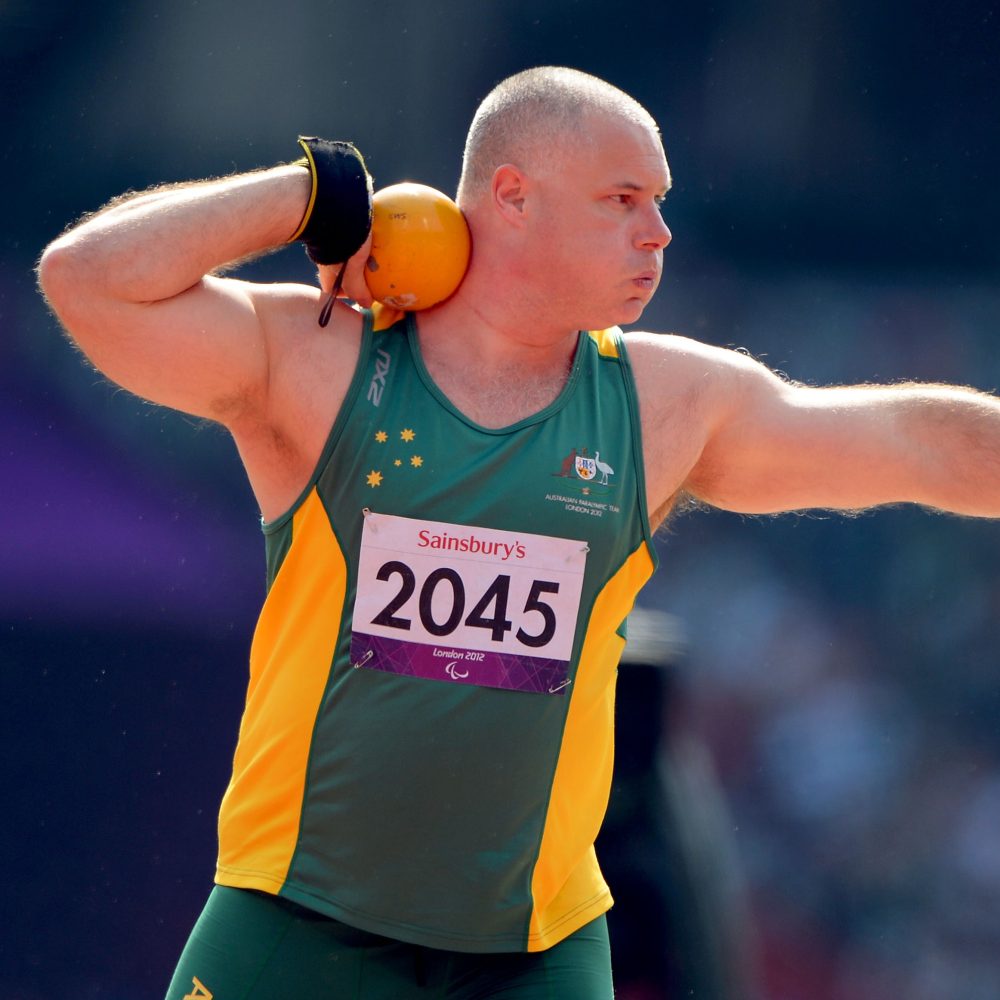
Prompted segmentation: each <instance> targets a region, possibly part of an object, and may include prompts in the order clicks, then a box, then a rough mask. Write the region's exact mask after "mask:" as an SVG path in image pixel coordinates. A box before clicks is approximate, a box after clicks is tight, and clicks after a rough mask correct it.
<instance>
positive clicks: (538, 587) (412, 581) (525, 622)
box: [372, 559, 559, 649]
mask: <svg viewBox="0 0 1000 1000" xmlns="http://www.w3.org/2000/svg"><path fill="white" fill-rule="evenodd" d="M375 576H376V579H378V580H381V581H382V582H384V583H388V582H390V581H394V582H395V583H396V585H397V588H398V589H397V590H396V593H395V594H394V595H393V597H392V598H391V599H390V600H389V602H388V603H387V604H386V605H385V606H384V607H383V608H382V610H381V611H380V612H379V613H378V614H377V615H375V617H374V618H372V624H374V625H381V626H383V627H384V628H392V629H400V630H402V631H409V630H410V629H411V628H412V627H413V619H412V618H406V617H403V616H402V615H400V614H399V613H398V612H400V611H401V610H402V609H403V606H404V605H405V604H406V603H407V602H408V601H409V600H410V598H411V597H412V596H413V595H414V593H417V589H418V586H417V584H418V581H417V575H416V574H415V573H414V572H413V570H412V569H411V568H410V567H409V566H408V565H407V564H406V563H404V562H401V561H399V560H398V559H390V560H389V561H388V562H385V563H383V564H382V565H381V566H380V567H379V569H378V572H377V573H376V574H375ZM510 581H511V578H510V576H509V575H507V574H506V573H500V574H498V575H497V576H496V577H495V578H494V579H493V582H492V583H490V585H489V586H488V587H487V588H486V590H485V592H484V593H483V594H481V595H480V596H479V597H478V599H476V598H475V597H473V598H472V599H471V600H473V601H474V604H473V606H472V609H471V610H470V611H469V612H468V614H466V608H467V606H468V604H469V603H470V598H469V597H468V596H467V594H466V592H465V582H464V581H463V580H462V577H461V575H460V574H459V573H458V572H456V571H455V570H454V569H451V568H450V567H447V566H443V567H440V568H438V569H435V570H432V571H431V572H430V573H428V574H427V576H426V577H425V578H424V580H423V582H422V583H420V586H419V594H418V598H417V615H418V617H419V619H420V624H421V625H422V626H423V628H424V629H425V630H426V631H427V632H428V633H429V634H430V635H433V636H436V637H438V638H441V637H443V636H447V635H451V634H452V633H453V632H454V631H455V630H456V629H457V628H458V627H459V625H466V626H468V627H470V628H481V629H485V630H486V631H487V632H489V634H490V639H491V640H492V641H493V642H498V643H500V642H503V641H504V638H505V636H506V635H507V633H508V632H511V631H513V629H514V627H515V624H517V626H518V627H517V631H516V632H514V637H515V638H516V639H517V641H518V642H520V643H522V644H523V645H525V646H528V647H530V648H532V649H539V648H541V647H542V646H546V645H548V643H549V642H551V640H552V637H553V636H554V635H555V633H556V624H557V623H556V613H555V610H554V608H553V607H552V605H551V604H548V603H546V601H545V600H544V598H545V596H546V595H548V594H558V593H559V584H558V583H556V582H554V581H552V580H532V581H531V586H530V588H529V590H528V594H527V597H526V598H525V600H524V603H523V605H522V606H521V607H520V608H517V607H515V608H514V609H513V613H514V614H515V616H516V617H517V622H516V623H515V621H513V620H512V619H511V618H510V617H509V615H510V614H511V609H510V608H509V605H510V589H511V587H510ZM439 594H440V595H441V596H438V595H439ZM435 599H436V600H435ZM435 605H436V614H437V617H435Z"/></svg>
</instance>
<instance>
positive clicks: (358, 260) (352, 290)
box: [319, 233, 375, 308]
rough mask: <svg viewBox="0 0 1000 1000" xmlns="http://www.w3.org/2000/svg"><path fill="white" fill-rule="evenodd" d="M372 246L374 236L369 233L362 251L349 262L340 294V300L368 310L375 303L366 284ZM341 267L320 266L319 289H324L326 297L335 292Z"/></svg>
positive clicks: (332, 265) (338, 265)
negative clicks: (352, 302) (366, 269)
mask: <svg viewBox="0 0 1000 1000" xmlns="http://www.w3.org/2000/svg"><path fill="white" fill-rule="evenodd" d="M371 246H372V236H371V233H369V234H368V239H366V240H365V242H364V245H363V246H362V247H361V249H360V250H359V251H358V252H357V253H356V254H355V255H354V256H353V257H352V258H351V259H350V260H349V261H348V262H347V270H346V271H345V272H344V281H343V283H342V285H341V288H340V292H339V293H338V297H339V298H346V299H351V300H352V301H354V302H357V303H358V305H359V306H364V307H365V308H368V307H369V306H370V305H371V304H372V303H373V302H374V301H375V300H374V299H373V298H372V293H371V292H370V291H369V290H368V285H367V284H366V282H365V266H366V265H367V263H368V257H369V255H370V254H371ZM340 267H341V265H340V264H320V265H319V287H320V288H322V289H323V294H324V295H329V294H330V292H331V291H332V290H333V285H334V282H335V281H336V279H337V272H338V271H339V270H340Z"/></svg>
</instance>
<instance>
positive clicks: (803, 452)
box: [40, 68, 1000, 1000]
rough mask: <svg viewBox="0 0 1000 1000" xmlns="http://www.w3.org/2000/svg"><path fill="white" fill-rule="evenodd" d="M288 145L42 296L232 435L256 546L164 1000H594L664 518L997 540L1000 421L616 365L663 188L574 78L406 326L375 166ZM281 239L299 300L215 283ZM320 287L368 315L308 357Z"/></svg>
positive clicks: (907, 398) (477, 186) (66, 259)
mask: <svg viewBox="0 0 1000 1000" xmlns="http://www.w3.org/2000/svg"><path fill="white" fill-rule="evenodd" d="M303 144H304V146H305V148H306V151H307V154H308V155H307V160H306V162H305V164H304V165H303V163H294V164H290V165H283V166H277V167H274V168H272V169H268V170H263V171H260V172H256V173H251V174H245V175H241V176H232V177H226V178H222V179H219V180H211V181H205V182H200V183H191V184H184V185H178V186H174V187H168V188H161V189H157V190H153V191H150V192H147V193H145V194H140V195H136V196H132V197H130V198H127V199H124V200H121V201H119V202H116V203H112V204H111V205H110V206H109V207H107V208H106V209H105V210H103V211H102V212H99V213H97V214H96V215H94V216H92V217H90V218H87V219H85V220H84V221H82V222H81V223H80V224H78V225H77V226H76V227H75V228H73V229H71V230H69V231H68V232H67V233H65V234H64V235H63V236H61V237H60V238H59V239H57V240H56V241H55V242H54V243H53V244H52V245H51V246H50V247H49V248H48V250H47V251H46V253H45V255H44V256H43V259H42V262H41V265H40V280H41V284H42V287H43V289H44V292H45V294H46V296H47V297H48V300H49V302H50V303H51V304H52V307H53V309H54V310H55V312H56V313H57V315H58V316H59V318H60V320H61V321H62V322H63V324H64V325H65V326H66V328H67V329H68V330H69V332H70V333H71V335H72V336H73V338H74V340H75V341H76V342H77V343H78V344H79V345H80V347H81V348H82V349H83V350H84V351H85V352H86V354H87V355H88V357H89V358H90V359H91V361H92V362H93V363H94V364H95V365H96V366H97V367H98V368H99V369H100V370H101V371H103V372H104V373H105V374H106V375H107V376H108V377H110V378H111V379H113V380H114V381H116V382H118V383H119V384H121V385H123V386H125V387H126V388H128V389H130V390H132V391H133V392H135V393H137V394H139V395H141V396H143V397H145V398H147V399H150V400H153V401H156V402H158V403H161V404H163V405H166V406H171V407H175V408H177V409H179V410H183V411H186V412H188V413H192V414H196V415H199V416H202V417H207V418H211V419H213V420H216V421H218V422H220V423H221V424H223V425H225V426H226V427H227V428H228V429H229V431H230V432H231V434H232V436H233V439H234V441H235V443H236V446H237V448H238V449H239V453H240V455H241V457H242V459H243V462H244V464H245V466H246V470H247V474H248V476H249V479H250V483H251V486H252V488H253V491H254V494H255V496H256V498H257V500H258V502H259V505H260V509H261V513H262V515H263V519H264V532H265V538H266V543H267V561H268V595H267V600H266V602H265V606H264V608H263V611H262V613H261V618H260V622H259V624H258V627H257V631H256V633H255V637H254V643H253V649H252V653H251V669H250V687H249V692H248V697H247V704H246V711H245V715H244V719H243V723H242V726H241V730H240V738H239V745H238V747H237V751H236V757H235V762H234V770H233V777H232V781H231V783H230V786H229V789H228V791H227V793H226V796H225V799H224V801H223V805H222V811H221V816H220V824H219V830H220V851H219V863H218V869H217V875H216V882H217V885H216V887H215V889H214V890H213V892H212V894H211V896H210V898H209V901H208V903H207V905H206V909H205V911H204V914H203V916H202V918H201V919H200V920H199V922H198V924H197V926H196V927H195V929H194V931H193V933H192V936H191V939H190V941H189V944H188V946H187V948H186V949H185V952H184V954H183V956H182V958H181V961H180V965H179V966H178V969H177V972H176V974H175V977H174V980H173V983H172V984H171V986H170V991H169V993H168V997H169V1000H181V998H183V997H209V996H214V997H215V998H216V1000H229V998H237V997H239V998H251V997H252V998H265V997H266V998H269V1000H275V998H283V997H295V998H296V1000H301V998H302V997H337V998H340V997H352V998H354V997H357V998H366V1000H370V998H375V997H386V998H397V1000H398V998H407V997H448V998H460V997H461V998H466V997H468V998H471V997H488V996H500V995H502V996H505V997H512V998H513V997H518V998H521V997H525V998H527V997H565V998H567V1000H569V998H572V1000H597V998H602V1000H607V998H609V997H611V995H612V985H611V968H610V958H609V954H608V943H607V935H606V928H605V923H604V916H603V914H604V913H605V911H606V910H607V909H608V908H609V906H610V905H611V897H610V895H609V892H608V889H607V886H606V885H605V884H604V881H603V879H602V877H601V873H600V869H599V867H598V864H597V860H596V858H595V856H594V850H593V842H594V839H595V836H596V834H597V831H598V828H599V826H600V823H601V819H602V816H603V813H604V809H605V805H606V800H607V794H608V788H609V784H610V775H611V756H612V746H611V744H612V732H611V730H612V719H613V702H614V693H613V692H614V674H615V665H616V662H617V660H618V657H619V655H620V653H621V649H622V646H623V639H622V637H621V635H620V631H621V626H622V623H623V621H624V619H625V618H626V616H627V614H628V612H629V610H630V608H631V607H632V603H633V600H634V598H635V595H636V593H637V592H638V590H639V589H640V587H641V586H642V584H643V583H644V582H645V581H646V579H648V577H649V575H650V574H651V573H652V571H653V569H654V565H655V555H654V549H653V547H652V543H651V532H652V530H653V529H654V527H655V526H656V524H657V523H659V522H660V521H661V520H662V519H663V518H664V517H665V516H666V514H667V513H668V512H669V510H670V508H671V505H672V504H673V503H674V502H675V499H676V498H677V497H679V496H681V495H690V496H693V497H696V498H697V499H699V500H700V501H703V502H705V503H708V504H712V505H714V506H717V507H721V508H725V509H727V510H733V511H743V512H747V513H762V512H773V511H786V510H797V509H802V508H807V507H823V508H840V509H856V508H863V507H871V506H874V505H878V504H888V503H896V502H901V501H910V502H914V503H919V504H923V505H926V506H929V507H934V508H938V509H941V510H947V511H953V512H957V513H961V514H965V515H972V516H982V517H996V516H998V515H1000V403H998V400H997V399H995V398H993V397H992V396H989V395H984V394H980V393H977V392H974V391H971V390H968V389H963V388H956V387H948V386H926V385H906V386H892V387H874V386H866V387H854V388H850V387H848V388H843V387H841V388H808V387H804V386H799V385H794V384H790V383H789V382H787V381H786V380H783V379H782V378H780V377H778V376H777V375H775V374H774V373H772V372H771V371H769V370H768V369H767V368H765V367H763V366H762V365H760V364H758V363H757V362H755V361H754V360H752V359H751V358H749V357H747V356H745V355H743V354H739V353H736V352H733V351H728V350H721V349H717V348H714V347H708V346H705V345H703V344H699V343H696V342H694V341H691V340H687V339H685V338H682V337H678V336H663V335H655V334H650V333H631V334H629V335H628V336H627V337H623V336H622V335H621V333H620V331H619V330H618V329H617V327H618V326H619V325H620V324H634V323H635V322H636V321H637V320H638V319H639V317H640V316H641V315H642V312H643V309H644V308H645V306H646V304H647V303H648V302H649V300H650V298H651V296H652V295H653V293H654V292H655V290H656V287H657V284H658V282H659V279H660V272H661V266H662V257H663V250H664V249H665V247H666V246H667V244H668V243H669V242H670V232H669V230H668V229H667V226H666V225H665V223H664V221H663V218H662V216H661V203H662V202H663V199H664V197H665V195H666V194H667V191H668V190H669V188H670V174H669V171H668V168H667V162H666V159H665V156H664V152H663V147H662V144H661V141H660V136H659V134H658V131H657V128H656V125H655V123H654V122H653V120H652V119H651V118H650V116H649V115H648V113H647V112H646V111H645V110H644V109H643V108H642V107H640V106H639V105H638V104H637V103H636V102H635V101H634V100H632V99H631V98H630V97H628V96H626V95H625V94H623V93H622V92H620V91H618V90H617V89H615V88H613V87H611V86H610V85H608V84H606V83H604V82H603V81H600V80H597V79H595V78H592V77H589V76H586V75H584V74H582V73H578V72H576V71H572V70H567V69H560V68H544V69H538V70H531V71H527V72H525V73H522V74H518V75H517V76H515V77H512V78H510V79H508V80H507V81H505V82H503V83H501V84H500V85H499V86H498V87H497V88H496V89H495V90H494V91H493V92H492V93H491V94H490V95H489V96H488V97H487V98H486V99H485V101H484V102H483V104H482V105H481V107H480V108H479V110H478V112H477V114H476V116H475V119H474V121H473V124H472V127H471V129H470V132H469V136H468V141H467V145H466V149H465V157H464V163H463V173H462V178H461V182H460V186H459V191H458V201H459V203H460V205H461V207H462V209H463V211H464V212H465V215H466V217H467V219H468V222H469V226H470V229H471V232H472V238H473V248H474V249H473V255H472V260H471V263H470V266H469V269H468V273H467V275H466V277H465V279H464V281H463V283H462V284H461V286H460V287H459V289H458V291H457V292H456V293H455V295H454V296H453V297H452V298H451V299H449V300H448V301H446V302H445V303H443V304H442V305H440V306H437V307H435V308H433V309H431V310H428V311H425V312H420V313H417V314H410V315H408V316H405V317H400V316H398V315H396V314H392V313H390V312H388V311H386V310H376V311H371V310H369V309H367V308H364V307H367V306H369V305H370V304H371V299H370V297H369V296H368V294H367V292H366V289H365V286H364V283H363V280H362V268H363V266H364V262H365V260H366V258H367V246H366V244H365V236H366V233H367V229H366V226H367V219H368V215H367V213H368V211H369V204H370V203H369V197H370V189H369V184H368V181H367V175H366V174H365V172H364V170H363V163H362V161H361V160H360V157H359V156H358V155H357V153H356V151H354V150H353V147H348V146H344V145H343V144H333V143H326V142H323V141H321V140H308V141H304V142H303ZM293 237H294V238H299V237H301V238H302V239H303V240H304V241H305V242H306V245H307V247H308V248H309V250H310V254H311V255H312V256H313V258H314V259H315V260H317V261H318V262H319V263H320V265H321V266H320V285H321V289H317V288H310V287H305V286H302V285H293V284H273V285H265V284H254V283H250V282H246V281H241V280H238V279H236V278H232V277H219V276H217V275H216V274H215V273H214V272H216V271H217V270H218V269H220V268H221V267H223V266H224V265H227V264H229V263H231V262H234V261H239V260H241V259H244V258H246V257H248V256H251V255H254V254H258V253H260V252H262V251H265V250H268V249H270V248H273V247H276V246H279V245H281V244H284V243H287V242H288V241H289V240H290V239H292V238H293ZM345 260H347V261H348V266H347V269H346V275H343V274H341V269H340V267H339V266H338V265H340V264H341V263H343V262H344V261H345ZM338 275H339V276H343V277H344V286H343V287H344V289H345V291H346V292H347V293H348V294H349V295H350V296H351V298H353V299H354V300H355V301H356V302H357V303H359V305H360V307H355V306H353V305H351V304H350V303H347V302H343V301H338V302H337V304H336V305H335V306H334V308H333V311H332V315H330V317H329V323H328V325H326V326H321V325H320V324H319V323H318V322H317V317H318V316H319V314H320V312H321V308H322V306H323V304H324V302H325V301H326V300H327V299H328V297H329V295H330V293H331V290H334V289H335V279H336V277H338ZM581 331H582V332H581ZM568 457H571V458H572V462H571V467H569V466H568V465H567V458H568Z"/></svg>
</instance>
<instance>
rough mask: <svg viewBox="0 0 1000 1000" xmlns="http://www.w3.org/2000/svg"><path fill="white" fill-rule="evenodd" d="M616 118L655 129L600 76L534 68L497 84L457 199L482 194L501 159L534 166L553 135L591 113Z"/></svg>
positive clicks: (474, 132)
mask: <svg viewBox="0 0 1000 1000" xmlns="http://www.w3.org/2000/svg"><path fill="white" fill-rule="evenodd" d="M594 113H597V114H603V115H608V116H610V117H615V118H621V119H624V120H626V121H631V122H633V123H635V124H637V125H641V126H644V127H646V128H649V129H651V130H652V131H653V132H657V133H658V132H659V130H658V128H657V126H656V122H655V121H654V120H653V117H652V115H650V113H649V112H648V111H647V110H646V109H645V108H644V107H643V106H642V105H641V104H640V103H639V102H638V101H637V100H635V98H633V97H630V96H629V95H628V94H626V93H625V91H623V90H619V89H618V88H617V87H615V86H614V85H613V84H610V83H608V82H607V81H605V80H601V79H600V78H599V77H596V76H591V75H590V74H589V73H583V72H581V71H580V70H577V69H569V68H567V67H565V66H538V67H535V68H534V69H527V70H524V71H522V72H520V73H516V74H514V76H510V77H508V78H507V79H506V80H503V81H501V82H500V83H499V84H497V86H496V87H494V88H493V90H491V91H490V93H489V94H487V96H486V97H485V99H484V100H483V102H482V103H481V104H480V105H479V108H478V109H477V111H476V113H475V116H474V117H473V119H472V124H471V125H470V126H469V134H468V136H467V137H466V140H465V152H464V155H463V157H462V177H461V180H460V181H459V185H458V201H459V203H460V204H468V203H469V202H470V201H471V200H474V199H475V198H477V197H479V196H481V195H482V194H483V193H484V192H485V190H486V189H487V188H488V186H489V184H490V182H491V181H492V179H493V174H494V172H495V171H496V169H497V167H499V166H500V165H501V164H503V163H513V164H515V165H517V166H525V167H526V166H530V165H532V164H538V163H539V162H540V160H541V158H542V157H544V155H545V152H546V150H548V149H551V148H552V147H553V145H554V144H553V142H552V139H553V137H554V136H556V135H560V136H562V135H568V134H573V135H574V137H575V140H576V141H578V142H580V143H581V144H585V142H586V136H585V134H584V133H583V132H582V130H581V126H582V125H583V123H584V119H585V118H586V117H587V115H590V114H594Z"/></svg>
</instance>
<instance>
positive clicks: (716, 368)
mask: <svg viewBox="0 0 1000 1000" xmlns="http://www.w3.org/2000/svg"><path fill="white" fill-rule="evenodd" d="M666 340H667V341H671V342H672V344H671V345H670V346H669V347H668V348H667V350H668V353H671V354H673V356H674V363H673V369H674V377H675V378H676V376H677V374H678V371H679V374H680V377H681V379H682V383H683V384H684V385H685V386H686V387H687V388H686V389H685V391H683V392H682V393H681V395H682V396H683V398H684V399H685V400H686V403H685V407H684V410H683V412H684V413H685V415H686V420H685V422H686V423H687V424H688V428H689V430H690V431H691V432H693V433H694V435H695V437H696V440H697V444H698V448H697V453H696V454H694V455H692V462H691V465H690V468H689V470H688V471H687V473H686V476H685V477H684V481H683V487H682V489H683V490H684V491H686V492H688V493H690V494H692V495H693V496H695V497H697V498H699V499H700V500H703V501H705V502H706V503H710V504H712V505H713V506H717V507H721V508H723V509H726V510H733V511H739V512H743V513H773V512H778V511H788V510H802V509H807V508H827V509H840V510H856V509H862V508H866V507H873V506H878V505H883V504H892V503H902V502H909V503H917V504H921V505H925V506H928V507H934V508H937V509H940V510H946V511H951V512H954V513H957V514H964V515H969V516H975V517H1000V399H998V398H997V397H995V396H993V395H990V394H988V393H983V392H978V391H976V390H973V389H968V388H964V387H959V386H950V385H924V384H914V383H906V384H899V385H883V386H877V385H863V386H838V387H829V388H814V387H810V386H803V385H799V384H796V383H792V382H789V381H787V380H785V379H783V378H781V377H780V376H779V375H777V374H775V373H774V372H772V371H770V370H769V369H768V368H766V367H765V366H764V365H761V364H760V363H758V362H757V361H755V360H753V359H752V358H750V357H748V356H746V355H745V354H741V353H738V352H735V351H729V350H722V349H719V348H712V347H706V346H705V345H701V344H695V343H694V342H692V341H686V340H683V339H682V338H666ZM664 370H666V369H664ZM673 384H674V385H675V386H676V385H677V384H678V383H677V382H676V381H674V382H673ZM646 391H647V393H648V391H649V390H648V388H647V390H646ZM675 391H676V390H675ZM663 412H664V411H663V410H662V409H656V408H654V410H653V413H654V419H655V415H656V414H661V413H663ZM644 422H645V420H644ZM644 430H645V428H644ZM653 430H654V433H663V432H668V428H666V427H663V426H661V427H659V428H654V429H653Z"/></svg>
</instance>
